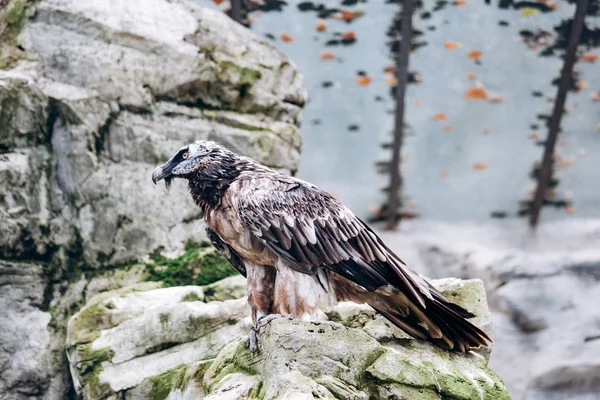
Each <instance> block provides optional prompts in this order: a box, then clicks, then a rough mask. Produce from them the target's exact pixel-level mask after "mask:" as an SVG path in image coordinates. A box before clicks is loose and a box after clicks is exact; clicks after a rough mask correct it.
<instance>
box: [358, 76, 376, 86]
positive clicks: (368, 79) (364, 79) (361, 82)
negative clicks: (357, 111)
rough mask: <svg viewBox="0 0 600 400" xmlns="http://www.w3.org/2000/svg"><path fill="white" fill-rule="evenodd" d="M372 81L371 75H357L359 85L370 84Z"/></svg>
mask: <svg viewBox="0 0 600 400" xmlns="http://www.w3.org/2000/svg"><path fill="white" fill-rule="evenodd" d="M372 81H373V78H371V77H370V76H369V75H364V76H357V77H356V83H358V85H359V86H368V85H369V84H370V83H371V82H372Z"/></svg>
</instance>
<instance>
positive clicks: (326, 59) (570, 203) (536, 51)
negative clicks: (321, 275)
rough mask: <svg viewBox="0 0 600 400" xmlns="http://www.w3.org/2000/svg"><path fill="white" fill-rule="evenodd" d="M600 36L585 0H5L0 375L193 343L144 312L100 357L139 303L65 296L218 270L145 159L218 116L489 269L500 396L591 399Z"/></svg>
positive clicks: (68, 380)
mask: <svg viewBox="0 0 600 400" xmlns="http://www.w3.org/2000/svg"><path fill="white" fill-rule="evenodd" d="M409 4H410V6H409ZM405 7H406V8H407V9H410V13H411V14H412V18H411V20H412V29H411V31H412V33H411V35H410V40H409V41H407V43H408V44H409V45H410V52H408V53H407V54H408V69H404V68H402V66H400V67H398V66H399V62H401V60H400V59H401V57H400V53H401V49H402V48H403V47H404V45H405V44H404V41H403V40H402V37H401V32H402V28H403V23H402V20H403V18H404V21H406V18H407V9H405ZM576 9H578V10H579V18H578V19H577V18H575V15H576ZM246 28H248V29H249V30H247V29H246ZM573 32H575V33H577V34H576V35H575V36H574V35H573ZM571 42H572V44H571V45H569V43H571ZM599 57H600V3H599V2H598V0H586V1H583V0H579V1H575V0H531V1H517V0H457V1H446V0H422V1H418V0H415V1H410V2H409V1H407V2H406V4H405V2H403V1H396V0H322V1H317V2H311V1H299V0H286V1H284V0H212V1H209V0H193V1H192V0H129V1H125V0H111V1H100V0H35V1H33V0H0V310H1V311H0V327H1V329H0V398H1V399H10V400H12V399H19V400H20V399H33V398H43V399H59V398H77V396H79V395H81V393H83V397H84V398H98V399H100V398H147V397H148V394H147V393H146V392H144V391H143V390H146V389H143V388H144V384H147V385H149V383H148V382H150V381H148V379H151V378H152V376H154V375H157V374H159V373H166V372H165V371H167V364H164V363H166V362H167V361H165V360H166V358H160V362H154V364H153V363H151V362H150V363H148V364H146V361H143V362H144V365H145V366H146V367H147V368H139V366H138V367H127V365H129V364H127V363H129V362H132V363H134V362H138V361H139V360H141V359H142V357H146V356H147V357H155V356H156V357H155V359H159V357H166V356H165V354H166V353H167V352H169V351H172V353H169V354H171V355H173V354H176V353H175V350H169V349H170V347H171V346H175V344H174V343H175V342H177V340H181V341H182V342H183V343H184V344H183V345H181V346H184V345H187V344H189V343H192V341H191V340H192V339H190V338H184V339H181V338H179V339H177V340H175V339H173V338H172V337H161V338H158V339H157V338H156V337H152V338H151V339H152V340H154V342H152V340H150V339H149V338H148V337H145V336H144V337H141V336H140V337H138V336H136V335H137V332H138V331H143V332H146V331H152V329H150V328H148V329H147V330H146V329H145V328H144V329H139V330H138V329H136V330H135V332H136V333H135V335H134V334H132V333H127V334H126V335H125V336H124V337H127V338H130V339H131V341H132V343H133V342H135V341H136V340H137V341H139V342H140V343H137V342H136V346H138V347H139V348H136V349H137V350H136V351H138V350H139V349H142V350H139V352H140V354H136V355H135V356H131V357H132V358H131V360H130V359H127V360H125V361H123V360H122V359H120V358H119V362H118V363H117V362H116V361H115V363H114V364H115V365H112V364H111V365H109V364H110V362H111V361H112V359H113V357H114V352H113V354H108V353H106V352H103V353H101V354H99V353H98V352H95V353H94V352H92V353H90V352H91V350H92V349H91V347H90V346H91V345H90V343H91V342H92V341H93V340H95V339H96V338H97V337H98V336H99V335H100V331H101V330H102V332H104V330H108V329H110V328H112V327H114V324H118V323H121V322H122V321H125V320H127V318H133V317H136V318H138V317H139V318H141V317H140V315H142V314H143V312H144V311H143V309H144V308H148V309H149V310H150V309H151V307H150V305H144V307H142V306H141V305H140V304H142V303H141V302H138V303H136V301H137V300H135V301H134V300H122V301H121V300H119V301H121V302H120V303H119V302H117V306H116V307H117V308H116V309H112V308H110V307H106V309H103V310H102V311H101V312H100V311H98V313H97V314H93V315H92V318H90V320H89V321H85V322H82V321H77V320H74V319H73V318H72V317H73V315H75V313H76V312H78V311H79V310H81V309H82V307H86V309H93V310H94V312H96V311H97V310H96V309H94V308H93V307H95V306H96V305H97V304H99V303H98V301H100V300H101V299H106V298H108V296H109V294H107V293H110V295H111V296H117V298H119V297H118V296H121V295H122V294H123V293H130V292H133V293H137V292H145V291H149V292H148V293H150V291H152V290H155V289H156V290H158V289H157V288H160V287H181V286H184V285H196V286H202V285H207V284H212V283H213V282H215V281H218V280H219V279H221V278H224V277H227V276H230V275H232V274H235V271H233V270H232V269H231V268H230V267H229V266H228V265H227V263H226V262H223V260H222V259H220V258H219V257H218V256H217V255H216V254H215V253H214V252H212V250H210V249H209V248H208V247H207V246H206V245H205V244H203V242H204V241H205V239H206V238H205V235H204V232H203V227H202V222H201V219H202V215H201V213H200V211H199V210H198V208H197V207H196V205H195V204H193V202H192V200H191V199H190V196H189V194H188V193H187V189H186V187H185V184H184V183H182V182H175V184H174V186H173V188H172V189H171V191H170V192H168V193H167V192H166V190H165V189H163V188H162V187H160V188H156V187H155V186H153V185H152V183H151V181H150V174H151V171H152V169H153V168H154V167H155V166H156V165H158V164H160V163H162V162H164V161H165V160H166V159H168V158H169V157H170V156H171V155H172V154H173V152H174V151H176V150H177V149H179V148H181V147H182V146H183V145H186V144H188V143H190V142H192V141H194V140H197V139H211V140H217V141H219V142H221V143H223V144H225V145H226V146H228V147H230V148H231V149H232V150H234V151H237V152H240V153H242V154H245V155H248V156H250V157H253V158H255V159H257V160H259V161H260V162H262V163H264V164H266V165H269V166H271V167H273V168H276V169H278V170H280V171H283V172H285V173H291V174H295V176H298V177H300V178H302V179H305V180H307V181H310V182H312V183H315V184H317V185H318V186H320V187H321V188H323V189H325V190H327V191H329V192H330V193H332V194H333V195H335V196H336V197H337V198H339V199H340V200H341V201H342V202H344V203H345V204H346V205H348V206H349V207H350V208H351V209H352V210H353V211H354V212H355V214H356V215H358V216H359V217H361V218H362V219H364V220H366V221H370V222H371V223H372V224H373V226H374V227H375V228H376V229H377V230H378V231H379V232H380V233H381V235H382V237H383V238H384V240H385V241H386V243H387V244H388V245H389V246H390V247H391V248H392V249H393V250H394V251H396V252H397V253H398V255H399V256H400V257H401V258H402V259H403V260H405V261H406V262H407V264H409V265H410V266H411V267H412V268H414V269H416V270H417V271H419V272H420V273H422V274H423V275H425V276H427V277H430V278H442V277H449V276H452V277H457V278H461V279H472V278H477V279H480V280H482V281H483V284H484V285H485V288H486V291H487V299H481V301H482V302H485V301H486V300H487V304H488V305H489V308H490V311H491V320H492V322H493V324H494V327H495V328H494V333H493V334H492V337H493V338H494V340H495V344H494V347H493V352H492V354H491V357H490V360H489V366H490V367H491V368H492V369H493V370H494V371H495V372H496V373H498V375H499V376H500V377H501V378H502V379H503V380H504V382H505V383H506V385H507V387H508V390H509V392H510V393H511V396H512V398H514V399H524V400H530V399H532V400H538V399H539V400H542V399H544V400H547V399H550V400H553V399H556V400H562V399H576V400H598V399H600V310H599V309H598V302H599V301H600V189H598V184H599V183H600V164H599V161H598V153H599V152H600V60H599V59H598V58H599ZM571 64H573V65H571ZM565 66H566V67H565ZM404 80H406V85H404V84H403V81H404ZM399 88H404V89H405V95H404V97H403V98H402V97H398V95H397V94H398V93H399V92H402V91H401V90H399ZM561 93H562V94H561ZM565 96H566V101H565V103H564V105H563V106H561V100H560V99H561V97H562V98H563V99H564V97H565ZM399 101H400V104H403V105H404V113H403V114H402V116H403V118H402V119H401V123H400V124H399V123H397V116H398V113H397V110H398V105H399ZM552 120H554V121H555V122H554V123H553V122H552ZM559 120H560V124H559V125H558V124H557V122H558V121H559ZM399 127H402V128H403V129H399ZM556 128H558V129H556ZM552 132H554V133H555V134H557V135H556V140H550V141H549V139H548V138H549V137H551V136H552V134H553V133H552ZM398 135H401V137H402V138H403V140H402V142H401V146H399V147H397V148H395V147H394V138H398V137H400V136H398ZM396 149H397V150H398V154H399V159H400V162H399V163H398V164H394V163H393V162H392V160H393V154H394V151H395V150H396ZM544 154H547V162H546V164H545V165H544V164H543V163H542V160H543V157H544ZM395 172H397V173H398V178H399V179H398V181H396V182H395V183H391V181H392V176H391V175H392V173H395ZM536 193H537V194H538V203H539V205H540V206H541V207H537V206H536V205H535V201H534V198H535V196H536ZM394 199H396V200H394ZM394 202H395V203H396V207H393V206H392V207H390V204H392V203H394ZM390 209H391V210H392V211H393V212H390ZM534 213H539V219H538V221H537V224H532V223H531V218H532V214H534ZM390 227H393V229H388V228H390ZM172 289H173V290H176V288H172ZM126 290H129V292H127V291H126ZM210 290H211V291H213V292H214V288H211V289H210ZM230 290H231V289H230V288H226V289H224V290H223V292H228V291H230ZM201 292H202V290H200V291H199V292H198V293H200V295H198V294H194V296H196V297H197V296H204V294H202V293H201ZM152 293H154V292H152ZM162 293H164V292H162ZM173 293H175V291H174V292H173ZM177 293H179V292H177ZM194 293H195V292H194ZM236 293H237V292H236ZM242 293H243V291H242ZM221 294H222V293H221ZM177 295H178V296H179V294H177ZM213 295H214V293H213V294H211V296H213ZM123 296H124V295H123ZM152 296H154V295H150V294H148V299H149V300H148V301H149V302H150V301H152V304H153V306H154V305H157V304H161V305H162V304H171V303H170V301H171V302H172V303H173V307H174V308H173V309H175V307H176V304H175V303H178V302H179V298H177V299H176V300H177V301H175V300H173V299H169V298H167V297H160V296H158V295H156V296H157V297H152ZM161 296H162V295H161ZM192 297H193V296H192ZM123 298H124V297H123ZM99 299H100V300H99ZM194 299H196V298H194ZM196 300H197V299H196ZM206 301H209V300H206ZM149 304H150V303H149ZM111 306H114V305H113V304H112V303H111ZM119 307H123V308H119ZM136 307H137V308H136ZM165 307H166V306H165ZM152 310H154V309H152ZM148 312H151V311H148ZM136 313H141V314H139V315H138V314H136ZM161 315H162V314H161ZM147 319H148V321H150V317H148V318H147ZM154 319H155V320H156V321H154V320H153V322H152V321H150V322H152V323H154V324H155V325H154V326H161V327H162V326H163V323H164V321H163V319H162V317H161V319H160V324H159V320H158V317H156V318H154ZM69 321H71V322H69ZM74 321H75V322H74ZM115 321H117V322H115ZM150 322H148V323H149V324H150ZM157 324H159V325H157ZM149 326H151V325H149ZM140 335H141V334H140ZM148 335H150V334H149V333H148ZM134 336H135V337H134ZM150 336H151V335H150ZM196 339H197V338H195V337H194V338H193V340H196ZM198 340H200V339H198ZM186 341H189V343H188V342H186ZM150 342H151V344H152V345H150ZM155 342H156V343H155ZM177 343H179V342H177ZM223 344H224V343H223ZM132 346H133V345H132ZM143 346H146V347H143ZM221 347H222V344H221ZM186 349H187V348H186ZM219 349H220V347H219ZM213 350H214V349H213ZM186 352H187V353H186ZM65 353H66V354H67V356H65ZM130 353H131V354H133V350H132V351H130ZM184 353H185V354H188V356H189V354H192V355H194V354H195V353H189V352H188V350H185V352H183V351H182V353H180V354H179V355H177V356H173V359H172V360H171V361H169V362H171V363H173V365H171V367H175V366H177V365H179V364H178V361H177V360H178V359H179V358H181V357H184V356H183V355H182V354H184ZM127 354H129V353H127ZM92 356H93V357H92ZM138 356H139V358H137V357H138ZM209 356H210V357H213V358H214V357H215V356H216V353H215V354H212V353H211V354H210V355H209ZM209 356H208V355H207V356H206V357H209ZM67 357H68V358H67ZM86 357H88V358H86ZM189 357H192V356H189ZM194 357H196V356H195V355H194ZM117 358H118V357H117ZM73 360H75V361H73ZM119 363H122V364H119ZM123 365H125V366H126V368H128V371H129V370H131V371H133V372H131V374H132V376H134V375H135V374H136V373H137V374H140V375H139V376H138V375H135V376H134V378H135V379H138V381H139V382H138V381H136V382H137V383H139V386H135V387H133V384H131V383H130V381H128V380H129V379H134V378H132V377H131V376H130V375H127V374H124V373H123V372H122V371H121V370H119V369H118V368H120V367H119V366H123ZM131 365H138V364H131ZM171 367H169V368H171ZM111 368H113V369H111ZM123 368H125V367H123ZM152 368H156V369H152ZM146 369H147V371H146ZM102 371H104V372H106V371H112V372H110V373H109V372H106V374H105V375H104V376H109V375H110V374H113V375H111V376H112V377H113V378H115V379H116V380H117V381H119V379H121V381H122V382H121V383H122V387H120V391H119V390H117V389H115V387H116V386H114V385H113V384H112V383H111V385H109V386H107V385H106V384H104V383H102V382H103V381H101V380H99V374H101V373H102ZM115 371H116V372H115ZM119 371H121V372H119ZM148 371H150V372H148ZM152 371H153V372H152ZM151 372H152V373H151ZM144 374H145V375H144ZM106 379H108V378H106ZM144 379H145V380H144ZM123 382H124V383H123ZM140 382H142V383H140ZM144 382H145V383H144ZM137 383H136V385H137ZM128 385H129V386H128ZM117 386H118V385H117ZM149 387H152V386H151V385H150V386H149ZM140 388H141V389H140ZM142 389H143V390H142ZM148 390H150V389H148ZM153 390H154V389H153ZM111 396H113V397H111ZM115 396H117V397H115ZM118 396H122V397H118ZM127 396H130V397H127ZM144 396H146V397H144ZM161 398H166V397H161Z"/></svg>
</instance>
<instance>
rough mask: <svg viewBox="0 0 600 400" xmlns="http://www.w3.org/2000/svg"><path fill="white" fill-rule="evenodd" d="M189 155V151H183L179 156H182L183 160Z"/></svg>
mask: <svg viewBox="0 0 600 400" xmlns="http://www.w3.org/2000/svg"><path fill="white" fill-rule="evenodd" d="M189 155H190V153H188V152H187V151H186V152H185V153H183V154H182V155H181V157H182V158H183V159H184V160H187V158H188V157H189Z"/></svg>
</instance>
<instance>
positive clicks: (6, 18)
mask: <svg viewBox="0 0 600 400" xmlns="http://www.w3.org/2000/svg"><path fill="white" fill-rule="evenodd" d="M34 3H35V1H34V0H13V1H9V2H8V5H5V8H4V9H0V69H8V68H10V67H11V66H12V65H13V64H14V63H15V62H16V61H17V60H18V59H19V58H21V57H22V56H23V51H22V50H19V49H18V47H17V37H18V36H19V34H20V33H21V31H22V30H23V27H24V26H25V22H26V21H27V8H28V7H30V6H31V5H33V4H34Z"/></svg>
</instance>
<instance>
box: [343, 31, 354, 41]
mask: <svg viewBox="0 0 600 400" xmlns="http://www.w3.org/2000/svg"><path fill="white" fill-rule="evenodd" d="M342 39H344V40H353V39H356V33H354V32H352V31H348V32H345V33H344V34H343V35H342Z"/></svg>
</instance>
